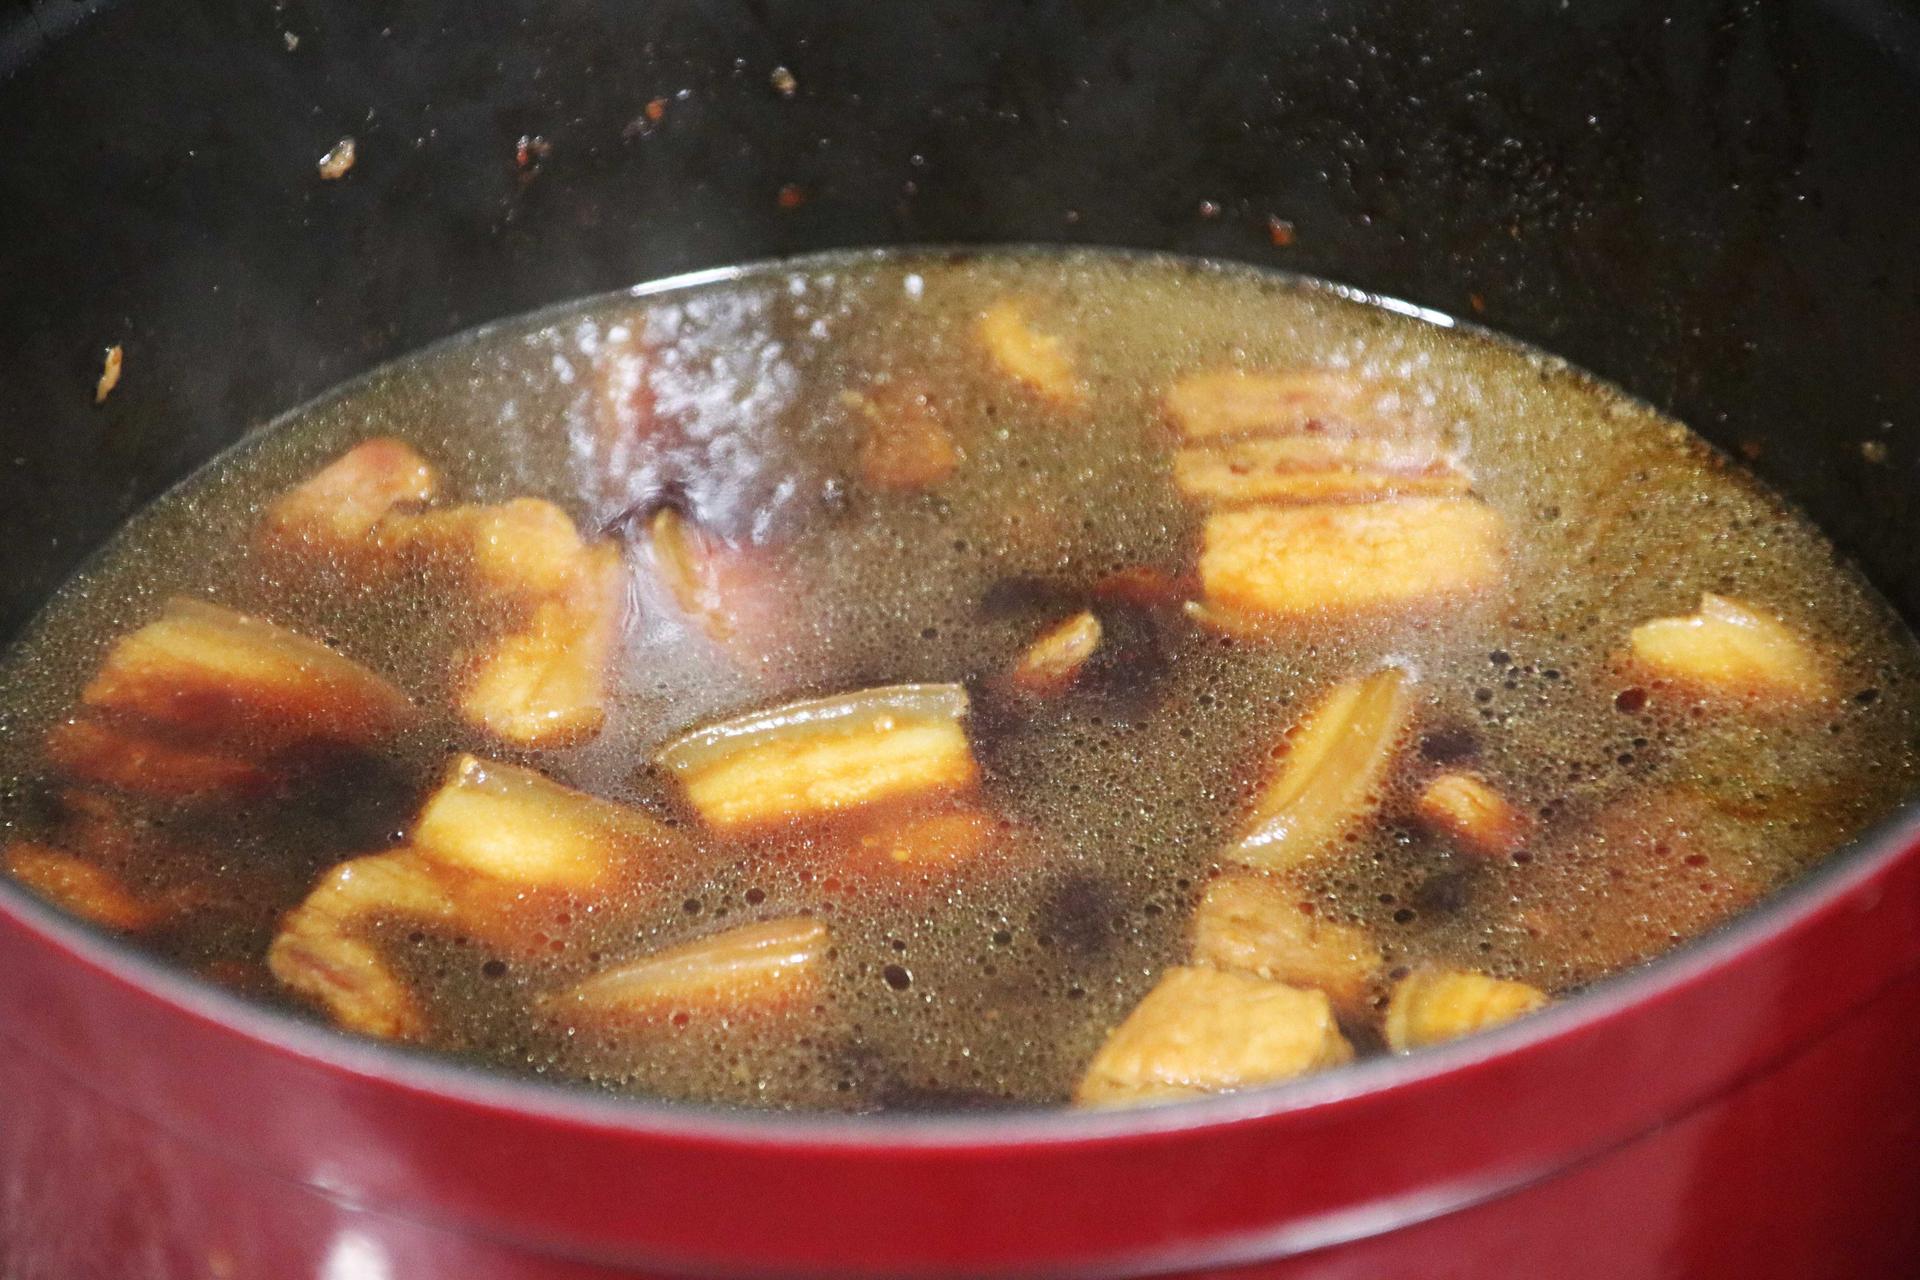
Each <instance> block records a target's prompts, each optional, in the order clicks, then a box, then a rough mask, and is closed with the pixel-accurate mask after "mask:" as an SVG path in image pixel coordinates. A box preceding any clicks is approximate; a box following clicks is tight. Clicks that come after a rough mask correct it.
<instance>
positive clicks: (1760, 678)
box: [1630, 592, 1833, 703]
mask: <svg viewBox="0 0 1920 1280" xmlns="http://www.w3.org/2000/svg"><path fill="white" fill-rule="evenodd" d="M1630 642H1631V644H1632V648H1633V656H1634V659H1635V660H1636V661H1637V662H1638V663H1640V664H1641V665H1642V666H1644V667H1646V668H1648V669H1649V670H1651V671H1652V672H1653V673H1654V674H1656V675H1657V676H1660V677H1662V678H1664V679H1667V680H1671V681H1672V682H1673V683H1675V684H1676V685H1680V686H1682V687H1684V688H1687V689H1691V690H1696V691H1699V692H1702V693H1707V694H1716V695H1720V696H1725V697H1733V698H1751V699H1755V700H1760V701H1776V702H1783V703H1805V702H1817V701H1820V700H1822V699H1826V698H1830V697H1832V696H1833V680H1832V677H1831V675H1830V674H1829V673H1828V671H1827V668H1826V664H1825V663H1824V661H1823V660H1822V658H1821V656H1820V654H1819V653H1818V652H1817V651H1816V650H1815V649H1814V648H1813V646H1811V645H1810V644H1808V643H1807V641H1806V640H1805V639H1804V638H1802V637H1801V636H1800V635H1799V634H1798V633H1796V632H1795V631H1794V630H1793V629H1792V628H1791V627H1789V626H1787V625H1786V624H1785V623H1784V622H1781V621H1780V620H1779V619H1778V618H1776V617H1773V616H1771V615H1769V614H1766V613H1763V612H1761V611H1760V610H1759V609H1756V608H1754V607H1753V606H1752V605H1749V604H1745V603H1743V602H1741V601H1739V600H1734V599H1730V598H1728V597H1726V596H1717V595H1714V594H1712V593H1711V592H1706V593H1703V594H1702V595H1701V597H1700V608H1699V611H1698V612H1696V613H1692V614H1689V615H1687V616H1685V617H1678V618H1659V619H1656V620H1654V621H1652V622H1644V623H1641V624H1640V625H1639V626H1637V627H1635V628H1634V629H1633V633H1632V636H1631V637H1630Z"/></svg>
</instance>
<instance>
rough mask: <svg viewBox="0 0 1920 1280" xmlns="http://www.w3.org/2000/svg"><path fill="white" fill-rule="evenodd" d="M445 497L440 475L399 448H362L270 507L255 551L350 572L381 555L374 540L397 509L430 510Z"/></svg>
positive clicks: (392, 443) (386, 444)
mask: <svg viewBox="0 0 1920 1280" xmlns="http://www.w3.org/2000/svg"><path fill="white" fill-rule="evenodd" d="M438 490H439V477H438V476H437V475H436V474H435V472H434V470H433V467H432V466H431V465H430V464H429V463H428V462H427V460H426V459H425V458H422V457H421V456H420V455H419V454H418V453H416V452H415V451H414V450H413V448H412V447H411V446H409V445H406V444H402V443H401V442H400V441H398V440H390V439H378V440H368V441H366V442H365V443H363V444H358V445H355V446H354V447H353V448H351V449H349V450H348V451H347V452H346V453H344V454H342V455H340V456H339V457H338V458H336V459H334V460H333V461H332V462H330V463H328V464H327V465H326V466H324V467H322V468H321V469H320V470H319V471H317V472H315V473H314V474H313V475H312V476H310V477H308V478H307V479H306V480H305V481H303V482H302V483H300V484H299V485H296V486H295V487H294V488H292V489H289V490H288V491H287V492H286V493H283V494H281V495H280V496H279V497H278V498H276V499H274V500H273V502H272V503H271V504H269V505H268V507H267V509H266V512H265V513H264V514H263V515H262V516H261V519H260V525H259V527H258V528H257V529H256V530H255V531H254V546H255V547H256V549H258V550H260V551H264V552H267V553H269V554H275V555H293V556H311V555H316V554H317V555H321V556H325V557H329V558H333V559H335V560H336V561H337V562H338V563H341V564H342V565H354V564H358V563H363V562H365V561H366V560H367V559H368V558H369V557H370V556H373V555H375V554H377V553H378V552H379V550H380V549H379V547H378V546H377V545H376V544H374V543H373V542H372V541H371V540H370V539H371V535H372V533H373V531H374V528H375V526H377V525H378V524H379V523H380V522H381V521H382V520H384V519H386V517H387V516H388V515H389V514H391V513H393V512H394V511H395V510H397V509H403V508H406V507H409V506H424V505H425V504H426V503H428V502H431V501H433V499H434V497H435V496H436V494H437V492H438Z"/></svg>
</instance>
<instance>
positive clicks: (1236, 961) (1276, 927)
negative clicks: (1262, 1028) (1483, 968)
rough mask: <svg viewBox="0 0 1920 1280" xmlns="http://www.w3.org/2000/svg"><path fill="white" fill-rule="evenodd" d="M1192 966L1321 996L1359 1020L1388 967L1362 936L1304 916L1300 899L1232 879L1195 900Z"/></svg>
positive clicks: (1266, 883)
mask: <svg viewBox="0 0 1920 1280" xmlns="http://www.w3.org/2000/svg"><path fill="white" fill-rule="evenodd" d="M1192 963H1194V964H1197V965H1208V966H1211V967H1213V968H1215V969H1225V970H1228V971H1230V972H1235V973H1250V974H1252V975H1254V976H1255V977H1257V978H1266V979H1268V980H1269V981H1273V982H1285V983H1289V984H1291V985H1293V986H1298V987H1311V988H1313V989H1315V990H1318V991H1324V992H1326V994H1327V999H1329V1000H1331V1001H1332V1002H1333V1006H1334V1008H1335V1009H1337V1010H1339V1011H1340V1012H1341V1013H1342V1014H1343V1015H1345V1016H1347V1017H1349V1018H1359V1017H1361V1016H1363V1015H1364V1014H1365V1012H1366V1009H1367V999H1368V997H1369V996H1370V995H1371V994H1372V989H1373V982H1374V979H1375V977H1376V976H1378V974H1379V972H1380V970H1381V967H1382V965H1383V964H1384V963H1385V961H1384V960H1382V958H1381V955H1380V948H1379V947H1377V946H1375V945H1374V942H1373V939H1372V938H1371V937H1369V936H1368V935H1367V933H1366V931H1365V930H1364V929H1358V928H1355V927H1354V926H1352V925H1346V924H1339V923H1337V922H1335V921H1332V920H1327V919H1323V918H1322V917H1320V916H1318V915H1314V914H1310V913H1309V912H1307V911H1304V910H1302V909H1301V903H1300V900H1299V895H1298V894H1295V893H1290V892H1288V891H1287V889H1286V888H1285V886H1283V885H1281V884H1279V883H1277V882H1275V881H1273V880H1270V879H1268V878H1267V877H1265V876H1248V875H1234V876H1226V877H1224V878H1222V879H1219V880H1216V881H1214V882H1213V883H1212V884H1211V885H1209V886H1208V887H1207V892H1206V895H1205V896H1204V897H1203V898H1201V900H1200V908H1199V910H1198V911H1196V912H1195V913H1194V917H1193V952H1192Z"/></svg>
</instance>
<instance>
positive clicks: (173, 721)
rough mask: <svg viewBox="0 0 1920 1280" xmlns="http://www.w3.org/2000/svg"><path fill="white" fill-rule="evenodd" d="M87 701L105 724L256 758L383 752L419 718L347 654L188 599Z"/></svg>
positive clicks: (171, 606)
mask: <svg viewBox="0 0 1920 1280" xmlns="http://www.w3.org/2000/svg"><path fill="white" fill-rule="evenodd" d="M81 702H82V703H83V704H84V706H85V707H86V708H87V710H88V711H89V712H91V713H92V714H93V715H95V716H97V717H99V718H100V719H102V720H104V721H106V722H109V723H114V724H122V723H125V724H131V725H139V726H142V727H143V729H147V730H151V731H153V732H155V733H162V734H165V735H166V737H167V739H168V741H170V742H174V743H177V744H179V745H181V746H183V747H186V748H188V749H191V750H212V751H215V752H216V754H218V753H220V752H223V751H226V750H231V751H232V752H233V753H234V754H236V755H243V756H246V757H248V758H254V759H258V758H264V757H267V756H271V755H273V754H275V753H277V752H280V751H283V750H286V749H288V748H290V747H294V746H298V745H302V744H305V743H311V742H325V743H334V744H340V745H348V746H356V747H369V746H375V745H377V744H379V743H380V742H381V741H383V740H384V739H386V738H387V737H388V736H390V735H391V734H393V733H394V732H395V731H396V730H398V729H399V728H401V727H402V726H403V725H405V724H407V723H408V722H409V721H410V720H412V718H413V714H414V712H413V707H412V705H411V704H410V703H409V702H408V701H407V697H406V695H405V694H403V693H401V692H400V691H399V690H398V689H396V688H394V687H393V686H392V685H390V684H388V683H387V682H386V681H385V680H383V679H381V678H380V677H379V676H377V675H375V674H374V673H373V672H371V671H369V670H367V669H366V668H365V667H363V666H361V665H360V664H359V663H357V662H355V661H353V660H352V659H351V658H347V657H343V656H342V655H340V654H338V653H335V652H334V651H333V650H332V649H329V648H327V647H326V646H325V645H323V644H320V643H319V642H317V641H314V640H309V639H307V638H306V637H305V636H302V635H297V634H295V633H294V632H292V631H288V630H286V629H285V628H283V627H277V626H275V625H273V624H272V623H270V622H267V621H265V620H263V619H260V618H255V617H250V616H248V615H247V614H243V613H236V612H234V611H233V610H231V609H223V608H221V607H219V606H218V605H211V604H206V603H204V602H202V601H199V600H187V599H175V600H171V601H169V602H168V603H167V606H166V609H165V610H164V612H162V614H161V616H160V618H159V619H158V620H157V621H155V622H151V623H148V624H147V625H146V626H144V627H142V628H140V629H139V630H138V631H135V632H133V633H131V634H130V635H126V636H123V637H121V639H120V640H119V641H118V642H117V643H115V645H114V646H113V648H112V649H111V650H109V651H108V653H107V657H106V660H105V661H104V662H103V663H102V664H101V667H100V670H99V672H98V674H96V675H95V676H94V678H93V680H92V682H91V683H89V684H88V685H87V687H86V690H85V691H84V692H83V693H82V694H81Z"/></svg>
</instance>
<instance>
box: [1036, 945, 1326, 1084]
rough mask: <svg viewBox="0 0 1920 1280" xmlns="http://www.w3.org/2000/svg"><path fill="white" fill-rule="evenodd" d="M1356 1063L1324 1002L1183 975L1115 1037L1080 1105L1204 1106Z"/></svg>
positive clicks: (1169, 979) (1091, 1073)
mask: <svg viewBox="0 0 1920 1280" xmlns="http://www.w3.org/2000/svg"><path fill="white" fill-rule="evenodd" d="M1352 1057H1353V1047H1352V1046H1351V1045H1349V1044H1348V1043H1347V1041H1346V1038H1345V1037H1344V1036H1342V1035H1341V1034H1340V1028H1339V1025H1338V1024H1337V1023H1336V1022H1335V1021H1334V1017H1333V1007H1332V1005H1331V1004H1330V1003H1328V1000H1327V997H1326V996H1325V995H1324V994H1323V993H1321V992H1319V991H1304V990H1301V989H1300V988H1298V987H1290V986H1288V985H1286V984H1285V983H1280V982H1268V981H1266V980H1265V979H1262V978H1255V977H1250V976H1248V975H1246V974H1243V973H1227V972H1223V971H1221V970H1219V969H1197V968H1175V969H1169V970H1168V971H1167V973H1166V975H1165V976H1164V977H1162V978H1161V979H1160V982H1159V984H1158V985H1156V986H1155V987H1154V988H1153V990H1151V991H1149V992H1148V993H1147V995H1146V998H1145V999H1143V1000H1141V1002H1140V1003H1139V1004H1138V1005H1136V1006H1135V1007H1134V1010H1133V1012H1132V1013H1130V1014H1128V1015H1127V1019H1126V1021H1124V1022H1122V1023H1121V1024H1120V1025H1119V1026H1118V1027H1117V1028H1115V1029H1114V1031H1113V1033H1112V1034H1111V1035H1110V1036H1108V1037H1107V1042H1106V1043H1105V1044H1104V1045H1102V1046H1101V1047H1100V1051H1099V1052H1098V1053H1097V1054H1095V1055H1094V1058H1093V1061H1092V1062H1091V1063H1089V1064H1088V1065H1087V1070H1086V1074H1085V1075H1084V1076H1082V1077H1081V1079H1080V1085H1079V1088H1078V1089H1077V1090H1076V1091H1075V1094H1074V1100H1075V1101H1076V1102H1079V1103H1080V1104H1082V1105H1084V1106H1113V1105H1117V1104H1126V1103H1134V1102H1151V1101H1156V1100H1160V1099H1168V1098H1191V1097H1198V1096H1200V1095H1202V1094H1207V1093H1220V1092H1226V1091H1230V1090H1235V1089H1246V1088H1251V1087H1253V1086H1255V1085H1261V1084H1269V1083H1272V1082H1274V1081H1277V1080H1286V1079H1290V1078H1292V1077H1294V1076H1300V1075H1305V1074H1307V1073H1308V1072H1312V1071H1319V1070H1322V1069H1324V1068H1326V1067H1332V1066H1338V1065H1339V1064H1340V1063H1343V1062H1346V1061H1348V1060H1350V1059H1351V1058H1352Z"/></svg>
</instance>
